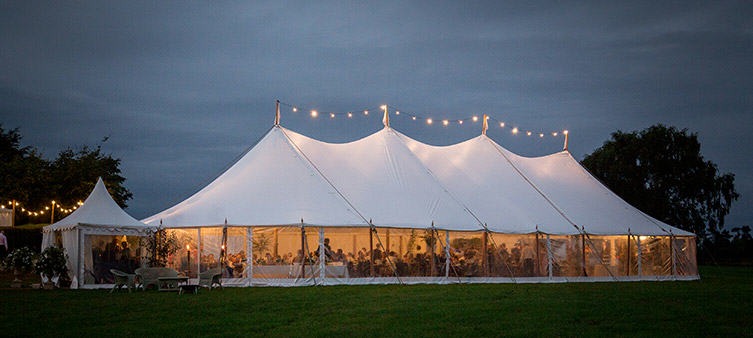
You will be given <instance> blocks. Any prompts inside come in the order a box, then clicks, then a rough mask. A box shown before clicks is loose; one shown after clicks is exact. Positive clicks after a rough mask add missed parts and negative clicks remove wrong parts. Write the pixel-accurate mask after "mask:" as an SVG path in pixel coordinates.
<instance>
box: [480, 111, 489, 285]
mask: <svg viewBox="0 0 753 338" xmlns="http://www.w3.org/2000/svg"><path fill="white" fill-rule="evenodd" d="M484 118H486V115H484ZM481 253H482V256H481V269H482V271H483V272H482V274H481V276H483V277H488V276H489V232H487V231H486V230H484V234H483V236H481Z"/></svg>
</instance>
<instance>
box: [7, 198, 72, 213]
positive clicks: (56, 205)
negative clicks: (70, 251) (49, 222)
mask: <svg viewBox="0 0 753 338" xmlns="http://www.w3.org/2000/svg"><path fill="white" fill-rule="evenodd" d="M83 204H84V202H81V201H78V202H77V203H76V205H74V206H71V207H68V208H66V207H64V206H62V205H61V204H59V203H57V202H55V201H50V205H48V206H45V207H44V208H41V209H38V210H31V209H27V208H25V207H24V206H23V204H22V203H21V202H19V201H8V202H7V203H6V202H0V209H13V207H14V206H15V208H16V210H20V211H21V213H24V214H26V215H27V216H41V215H44V214H46V213H47V212H51V210H52V209H51V208H54V210H55V211H56V212H60V213H63V214H70V213H72V212H73V211H75V210H76V209H78V208H79V207H80V206H81V205H83Z"/></svg>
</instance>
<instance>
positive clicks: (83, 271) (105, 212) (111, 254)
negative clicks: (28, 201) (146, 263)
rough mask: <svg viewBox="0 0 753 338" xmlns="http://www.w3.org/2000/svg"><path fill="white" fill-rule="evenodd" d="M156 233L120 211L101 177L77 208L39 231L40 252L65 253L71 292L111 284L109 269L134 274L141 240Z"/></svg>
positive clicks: (139, 260) (143, 251)
mask: <svg viewBox="0 0 753 338" xmlns="http://www.w3.org/2000/svg"><path fill="white" fill-rule="evenodd" d="M155 229H156V227H151V226H148V225H146V224H144V223H142V222H139V221H138V220H136V219H135V218H133V217H131V216H130V215H128V214H127V213H126V212H125V211H123V209H121V208H120V206H118V204H117V203H115V201H114V200H113V199H112V196H111V195H110V193H109V192H107V188H106V187H105V183H104V182H103V181H102V178H101V177H100V178H99V179H97V183H96V184H95V186H94V189H93V190H92V192H91V193H90V194H89V196H88V197H87V198H86V200H85V201H84V203H83V204H82V205H81V206H80V207H79V208H77V209H76V210H75V211H74V212H73V213H71V214H70V215H68V216H67V217H65V218H63V219H62V220H60V221H58V222H56V223H54V224H51V225H48V226H46V227H44V228H43V229H42V249H43V250H44V249H45V248H47V247H49V246H58V247H62V248H64V249H65V252H66V254H67V255H68V262H67V263H68V271H69V275H70V277H71V280H72V282H73V283H72V284H71V288H78V287H83V286H92V285H94V284H110V283H112V278H113V277H112V274H111V273H110V269H118V270H121V271H124V272H129V273H133V270H134V269H136V268H138V267H139V266H140V265H141V264H142V263H143V259H142V258H143V257H144V256H145V254H146V252H145V250H142V240H143V239H144V237H146V236H149V235H150V234H151V233H152V232H153V231H154V230H155Z"/></svg>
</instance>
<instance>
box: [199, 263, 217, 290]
mask: <svg viewBox="0 0 753 338" xmlns="http://www.w3.org/2000/svg"><path fill="white" fill-rule="evenodd" d="M215 284H216V285H219V286H220V288H222V269H221V268H214V269H209V270H207V271H204V272H202V273H200V274H199V285H200V286H204V287H207V288H209V290H212V287H214V285H215Z"/></svg>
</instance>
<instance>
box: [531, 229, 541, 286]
mask: <svg viewBox="0 0 753 338" xmlns="http://www.w3.org/2000/svg"><path fill="white" fill-rule="evenodd" d="M539 262H541V255H540V252H539V226H538V225H537V226H536V263H535V265H534V266H533V274H534V276H535V277H538V276H539V270H540V267H539V265H541V264H540V263H539Z"/></svg>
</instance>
